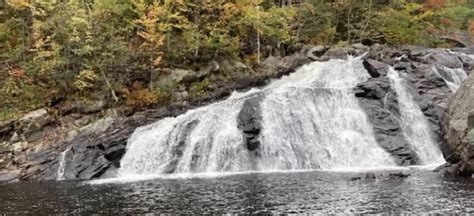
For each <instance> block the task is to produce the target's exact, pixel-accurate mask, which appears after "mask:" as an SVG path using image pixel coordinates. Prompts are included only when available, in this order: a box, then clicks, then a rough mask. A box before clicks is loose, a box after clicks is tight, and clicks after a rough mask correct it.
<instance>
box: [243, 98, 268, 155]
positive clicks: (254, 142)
mask: <svg viewBox="0 0 474 216" xmlns="http://www.w3.org/2000/svg"><path fill="white" fill-rule="evenodd" d="M262 97H263V96H260V95H257V96H254V97H252V98H249V99H247V100H246V101H245V102H244V105H243V108H242V110H240V113H239V116H238V119H237V120H238V125H237V127H238V128H239V129H240V130H241V131H242V134H243V135H244V137H245V145H246V148H247V149H248V150H249V151H254V150H256V149H258V148H259V147H260V141H259V140H258V136H259V134H260V132H261V130H262V125H261V120H262V113H261V110H260V101H262Z"/></svg>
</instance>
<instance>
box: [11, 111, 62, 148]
mask: <svg viewBox="0 0 474 216" xmlns="http://www.w3.org/2000/svg"><path fill="white" fill-rule="evenodd" d="M52 122H53V118H52V117H51V115H49V113H48V111H47V110H46V109H38V110H35V111H32V112H30V113H28V114H26V115H25V116H23V117H22V118H21V119H19V120H18V126H17V127H16V130H17V132H19V134H20V136H21V137H22V138H23V139H24V140H25V141H28V142H30V141H35V140H38V139H41V138H42V137H43V132H44V130H45V127H46V126H48V125H50V124H51V123H52Z"/></svg>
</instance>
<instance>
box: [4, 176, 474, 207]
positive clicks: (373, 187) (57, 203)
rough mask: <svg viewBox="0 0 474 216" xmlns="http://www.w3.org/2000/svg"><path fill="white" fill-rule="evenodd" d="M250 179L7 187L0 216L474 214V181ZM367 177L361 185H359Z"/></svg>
mask: <svg viewBox="0 0 474 216" xmlns="http://www.w3.org/2000/svg"><path fill="white" fill-rule="evenodd" d="M405 172H408V173H411V176H410V177H408V178H403V179H393V178H390V177H388V176H387V175H388V174H387V173H377V174H376V175H377V179H376V180H365V177H364V175H365V174H361V173H328V172H317V171H314V172H293V173H250V174H238V175H230V176H223V177H214V178H186V179H183V178H178V179H153V180H147V181H140V182H128V183H108V184H89V183H87V182H67V181H63V182H45V183H18V184H7V185H0V214H35V215H39V214H63V213H81V214H91V213H131V214H133V213H149V212H155V213H173V214H178V213H474V180H473V179H464V180H463V179H446V178H443V177H440V176H438V175H436V174H434V173H432V172H429V171H405ZM358 176H362V177H363V178H362V179H361V180H354V179H353V178H356V177H358Z"/></svg>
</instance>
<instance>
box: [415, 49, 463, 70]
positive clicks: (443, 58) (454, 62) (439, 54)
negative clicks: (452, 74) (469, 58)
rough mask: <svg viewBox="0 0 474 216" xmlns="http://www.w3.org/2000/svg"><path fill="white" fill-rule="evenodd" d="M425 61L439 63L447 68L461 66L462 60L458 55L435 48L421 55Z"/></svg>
mask: <svg viewBox="0 0 474 216" xmlns="http://www.w3.org/2000/svg"><path fill="white" fill-rule="evenodd" d="M423 58H424V59H425V61H426V62H428V63H431V64H434V65H440V66H444V67H449V68H462V67H463V65H462V62H461V61H460V60H459V58H458V55H456V54H454V53H450V52H448V51H446V50H436V51H432V52H429V53H428V54H427V55H426V56H424V57H423Z"/></svg>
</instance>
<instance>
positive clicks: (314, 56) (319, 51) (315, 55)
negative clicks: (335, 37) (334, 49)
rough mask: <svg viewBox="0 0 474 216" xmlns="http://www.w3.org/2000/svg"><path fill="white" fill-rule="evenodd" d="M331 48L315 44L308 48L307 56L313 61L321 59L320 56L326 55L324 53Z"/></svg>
mask: <svg viewBox="0 0 474 216" xmlns="http://www.w3.org/2000/svg"><path fill="white" fill-rule="evenodd" d="M328 49H329V48H327V47H325V46H321V45H319V46H314V47H311V48H309V49H308V51H307V52H306V56H307V57H308V58H310V59H311V60H313V61H316V60H318V59H319V57H320V56H322V55H324V53H325V52H326V51H327V50H328Z"/></svg>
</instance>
